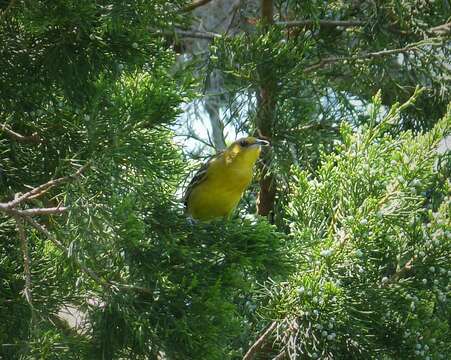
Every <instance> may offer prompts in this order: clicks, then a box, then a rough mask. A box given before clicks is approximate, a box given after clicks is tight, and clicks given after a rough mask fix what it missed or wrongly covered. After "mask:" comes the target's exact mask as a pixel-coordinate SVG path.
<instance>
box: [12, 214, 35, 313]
mask: <svg viewBox="0 0 451 360" xmlns="http://www.w3.org/2000/svg"><path fill="white" fill-rule="evenodd" d="M14 219H15V220H16V224H17V234H18V235H19V241H20V248H21V250H22V257H23V271H24V274H25V287H24V290H23V291H24V295H25V299H26V300H27V302H28V304H29V305H30V307H31V309H32V311H33V297H32V293H31V287H32V284H31V270H30V264H31V260H30V251H29V248H28V239H27V237H26V234H25V229H24V224H23V219H22V218H21V217H20V216H15V217H14Z"/></svg>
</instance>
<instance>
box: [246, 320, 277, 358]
mask: <svg viewBox="0 0 451 360" xmlns="http://www.w3.org/2000/svg"><path fill="white" fill-rule="evenodd" d="M276 325H277V322H276V321H273V322H272V323H271V324H269V325H268V326H267V327H266V328H265V329H264V330H263V334H262V335H261V336H260V337H259V338H258V339H257V341H255V342H254V343H253V344H252V346H251V347H250V348H249V350H248V351H247V353H246V354H245V355H244V356H243V360H251V359H253V358H254V357H255V355H256V354H257V353H258V352H259V351H260V350H261V348H262V347H263V345H264V344H265V343H266V341H267V340H268V337H269V336H270V335H271V334H272V332H273V331H274V329H275V328H276Z"/></svg>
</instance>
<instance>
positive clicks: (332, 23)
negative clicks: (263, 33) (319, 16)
mask: <svg viewBox="0 0 451 360" xmlns="http://www.w3.org/2000/svg"><path fill="white" fill-rule="evenodd" d="M275 25H278V26H282V27H296V26H308V27H311V26H315V25H318V26H320V27H338V26H341V27H355V26H363V25H365V22H364V21H359V20H293V21H277V22H276V23H275Z"/></svg>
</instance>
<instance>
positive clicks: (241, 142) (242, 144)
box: [240, 139, 250, 147]
mask: <svg viewBox="0 0 451 360" xmlns="http://www.w3.org/2000/svg"><path fill="white" fill-rule="evenodd" d="M249 145H250V143H249V141H247V140H246V139H242V140H240V146H241V147H247V146H249Z"/></svg>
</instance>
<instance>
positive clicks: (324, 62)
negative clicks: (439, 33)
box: [304, 38, 443, 73]
mask: <svg viewBox="0 0 451 360" xmlns="http://www.w3.org/2000/svg"><path fill="white" fill-rule="evenodd" d="M433 40H440V38H431V39H427V41H420V42H417V43H413V44H409V45H406V46H404V47H402V48H398V49H390V50H381V51H376V52H370V53H362V54H357V55H351V56H331V57H328V58H325V59H322V60H321V61H319V62H318V63H316V64H314V65H310V66H308V67H306V68H305V69H304V73H310V72H313V71H316V70H319V69H322V68H324V67H326V66H328V65H334V64H337V63H342V62H345V61H356V60H364V59H372V58H378V57H383V56H388V55H393V54H399V53H403V52H407V51H418V50H419V47H421V46H433V47H435V46H441V45H443V44H442V43H434V42H430V41H433Z"/></svg>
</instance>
